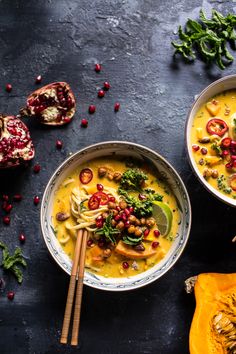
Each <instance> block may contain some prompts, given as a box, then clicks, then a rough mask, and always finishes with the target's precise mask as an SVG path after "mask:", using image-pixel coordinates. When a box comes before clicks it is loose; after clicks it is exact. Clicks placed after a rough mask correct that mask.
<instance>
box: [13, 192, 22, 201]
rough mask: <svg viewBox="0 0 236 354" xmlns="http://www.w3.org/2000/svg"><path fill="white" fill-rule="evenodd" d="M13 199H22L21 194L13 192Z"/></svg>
mask: <svg viewBox="0 0 236 354" xmlns="http://www.w3.org/2000/svg"><path fill="white" fill-rule="evenodd" d="M13 200H14V201H15V202H20V201H21V200H22V195H21V194H15V195H14V197H13Z"/></svg>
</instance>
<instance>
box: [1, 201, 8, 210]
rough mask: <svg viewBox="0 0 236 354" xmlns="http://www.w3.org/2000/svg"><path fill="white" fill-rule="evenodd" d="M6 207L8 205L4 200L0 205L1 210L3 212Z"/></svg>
mask: <svg viewBox="0 0 236 354" xmlns="http://www.w3.org/2000/svg"><path fill="white" fill-rule="evenodd" d="M7 205H8V204H7V202H6V201H5V200H4V202H3V203H2V208H3V210H5V209H6V207H7Z"/></svg>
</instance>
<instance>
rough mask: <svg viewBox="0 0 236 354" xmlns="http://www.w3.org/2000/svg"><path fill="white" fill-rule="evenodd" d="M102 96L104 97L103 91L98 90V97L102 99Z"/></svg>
mask: <svg viewBox="0 0 236 354" xmlns="http://www.w3.org/2000/svg"><path fill="white" fill-rule="evenodd" d="M104 96H105V92H104V90H99V91H98V97H99V98H102V97H104Z"/></svg>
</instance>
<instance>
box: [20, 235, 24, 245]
mask: <svg viewBox="0 0 236 354" xmlns="http://www.w3.org/2000/svg"><path fill="white" fill-rule="evenodd" d="M19 241H20V242H21V243H24V242H25V235H24V234H20V235H19Z"/></svg>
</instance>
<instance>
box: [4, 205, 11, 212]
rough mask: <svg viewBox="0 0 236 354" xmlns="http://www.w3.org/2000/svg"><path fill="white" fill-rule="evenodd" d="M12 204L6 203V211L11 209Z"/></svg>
mask: <svg viewBox="0 0 236 354" xmlns="http://www.w3.org/2000/svg"><path fill="white" fill-rule="evenodd" d="M12 208H13V206H12V204H7V205H6V206H5V208H4V210H5V212H6V213H10V211H11V210H12Z"/></svg>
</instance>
